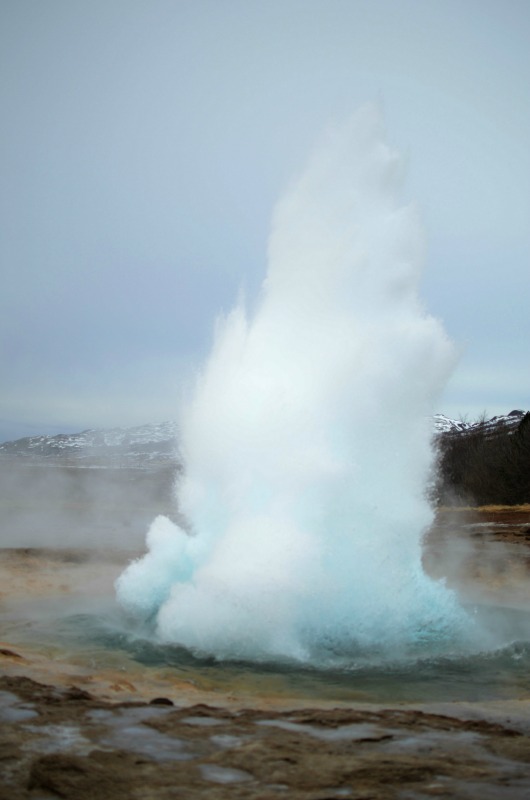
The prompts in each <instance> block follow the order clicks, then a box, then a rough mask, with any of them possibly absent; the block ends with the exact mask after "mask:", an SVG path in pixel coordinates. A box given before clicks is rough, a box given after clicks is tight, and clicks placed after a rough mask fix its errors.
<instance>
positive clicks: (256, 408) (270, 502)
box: [117, 107, 464, 663]
mask: <svg viewBox="0 0 530 800" xmlns="http://www.w3.org/2000/svg"><path fill="white" fill-rule="evenodd" d="M402 177H403V166H402V162H401V160H400V158H399V157H398V155H396V153H395V152H394V151H393V150H392V149H390V148H389V147H388V145H387V144H386V143H385V141H384V136H383V125H382V120H381V115H380V113H379V111H378V109H376V108H373V107H367V108H363V109H362V110H361V111H360V112H359V113H358V114H356V115H355V116H354V117H353V118H352V119H351V120H350V121H349V122H348V124H346V125H344V126H341V127H336V128H333V129H332V130H330V131H329V132H328V135H327V136H326V138H325V141H324V142H323V143H322V145H321V146H320V147H319V148H318V149H317V151H316V152H315V153H314V155H313V156H312V158H311V159H310V161H309V164H308V166H307V168H306V170H305V171H304V172H303V174H302V176H301V177H300V178H299V179H298V180H297V181H295V182H294V184H293V185H292V186H291V188H290V189H289V190H288V191H287V192H286V194H285V196H284V197H283V199H282V200H281V201H280V202H279V203H278V206H277V208H276V210H275V212H274V216H273V224H272V232H271V236H270V244H269V267H268V272H267V276H266V278H265V281H264V283H263V287H262V293H261V298H260V302H259V305H258V307H257V310H256V311H255V313H254V314H253V316H252V318H250V319H249V318H248V317H247V314H246V312H245V309H244V307H243V304H242V303H240V304H239V305H238V306H237V307H236V308H235V309H234V310H233V311H232V313H231V314H230V315H229V316H228V317H227V318H226V319H223V320H221V321H220V322H219V323H218V325H217V328H216V332H215V341H214V345H213V349H212V353H211V355H210V358H209V360H208V362H207V364H206V366H205V367H204V369H203V371H202V372H201V374H200V376H199V378H198V380H197V383H196V387H195V392H194V395H193V397H192V398H191V401H190V402H189V404H188V405H187V407H186V408H185V410H184V413H183V414H182V418H181V426H180V432H181V433H180V435H181V450H182V454H183V457H184V462H185V475H184V478H183V480H182V481H181V482H180V484H179V486H178V498H179V503H180V508H181V510H182V511H183V513H184V514H185V515H186V517H187V519H188V520H189V523H190V532H187V531H183V530H181V529H179V528H178V527H177V526H176V525H174V524H173V523H172V522H170V521H169V520H168V519H166V518H163V517H159V518H158V519H156V520H155V521H154V523H153V525H152V527H151V529H150V531H149V533H148V536H147V546H148V553H147V554H146V555H145V557H144V558H142V559H141V560H139V561H136V562H134V563H132V564H131V565H130V566H129V567H128V568H127V569H126V571H125V572H124V573H123V575H122V576H121V577H120V578H119V580H118V582H117V592H118V598H119V600H120V602H121V603H122V605H123V606H124V607H125V609H127V610H128V611H129V612H130V613H131V614H133V615H136V616H138V617H139V618H140V619H143V620H149V621H150V624H152V626H153V630H154V631H155V635H156V636H157V637H159V638H160V639H161V640H162V641H167V642H175V643H179V644H181V645H184V646H185V647H188V648H190V649H192V650H193V651H195V652H197V653H202V654H204V653H209V654H215V655H217V656H219V657H227V658H232V657H234V658H250V659H264V658H265V659H267V658H278V657H287V658H295V659H300V660H307V661H312V662H316V663H330V662H333V661H334V660H335V659H342V660H344V659H346V661H348V659H350V658H352V657H353V654H354V653H356V654H357V655H358V654H359V653H362V652H371V653H373V652H374V651H376V652H379V653H383V654H392V655H393V656H395V655H396V654H397V653H401V652H403V651H404V650H407V649H410V648H413V649H415V648H417V647H419V646H422V645H423V644H425V643H429V642H430V641H435V640H436V641H439V640H444V639H445V640H446V639H449V640H450V639H451V638H452V637H453V636H455V635H456V633H457V632H458V630H459V628H460V626H461V625H462V624H463V620H464V617H463V613H462V612H461V611H460V610H459V608H458V606H457V604H456V601H455V599H454V597H453V595H452V594H451V593H450V592H449V591H448V590H447V589H446V588H445V587H444V586H443V585H441V584H439V583H435V582H433V581H432V580H430V579H429V578H428V577H427V576H426V575H425V574H424V573H423V570H422V566H421V537H422V534H423V532H424V531H425V528H426V527H427V526H428V525H429V523H430V521H431V510H430V508H429V504H428V502H427V500H426V498H425V491H426V479H427V476H428V475H429V471H430V468H431V463H432V452H431V435H432V430H431V421H430V414H431V413H432V410H433V401H434V400H435V399H436V398H437V397H438V394H439V392H440V389H441V387H442V386H443V385H444V382H445V380H446V378H447V375H448V372H449V370H450V368H451V366H452V362H453V348H452V346H451V344H450V342H449V341H448V339H447V337H446V335H445V333H444V331H443V329H442V327H441V326H440V324H439V323H438V322H437V321H436V320H435V319H433V318H432V317H430V316H429V315H428V314H427V313H426V312H425V310H424V308H423V306H422V303H421V302H420V300H419V298H418V282H419V278H420V270H421V264H422V260H423V241H422V233H421V229H420V226H419V224H418V220H417V215H416V212H415V210H414V209H413V208H412V207H410V206H404V205H400V200H399V195H400V189H401V185H402Z"/></svg>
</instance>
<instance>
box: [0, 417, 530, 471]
mask: <svg viewBox="0 0 530 800" xmlns="http://www.w3.org/2000/svg"><path fill="white" fill-rule="evenodd" d="M524 416H525V412H524V411H519V410H516V411H511V412H510V413H509V414H505V415H500V416H496V417H492V418H491V419H489V420H485V421H484V422H480V421H479V422H472V423H470V422H465V421H462V420H454V419H450V418H449V417H446V416H445V415H444V414H435V415H434V417H433V428H434V433H435V435H436V436H453V435H455V436H457V435H459V434H462V433H464V434H465V433H472V432H473V431H474V430H477V429H479V428H480V429H481V430H486V432H489V431H491V433H495V431H497V430H501V429H502V430H511V429H513V430H515V429H516V428H517V427H518V425H519V423H520V422H521V420H522V419H523V417H524ZM177 439H178V436H177V426H176V423H174V422H161V423H151V424H147V425H138V426H136V427H134V428H111V429H108V430H86V431H82V432H81V433H66V434H59V435H57V436H30V437H27V438H24V439H16V440H15V441H12V442H5V443H4V444H0V459H1V458H2V457H7V456H16V457H17V458H21V459H24V460H28V461H30V460H31V463H42V464H43V463H46V464H50V465H54V464H61V465H71V466H79V467H93V468H94V467H135V468H149V467H155V466H157V465H161V464H175V465H176V464H178V463H179V458H178V451H177Z"/></svg>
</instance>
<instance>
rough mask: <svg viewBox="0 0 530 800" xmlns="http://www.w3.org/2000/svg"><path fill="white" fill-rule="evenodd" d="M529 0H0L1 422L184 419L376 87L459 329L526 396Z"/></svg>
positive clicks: (479, 380)
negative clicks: (328, 151) (308, 178)
mask: <svg viewBox="0 0 530 800" xmlns="http://www.w3.org/2000/svg"><path fill="white" fill-rule="evenodd" d="M529 83H530V3H528V2H527V0H456V1H453V0H441V1H439V0H0V107H1V109H2V125H1V126H0V142H1V146H0V147H1V153H0V157H1V170H2V179H1V184H0V205H1V239H0V259H1V261H0V264H1V276H2V282H1V293H0V328H1V365H0V367H1V394H0V440H5V439H9V438H15V437H18V436H23V435H30V434H33V433H44V432H50V433H56V432H59V431H69V430H79V429H82V428H87V427H100V426H105V427H106V426H114V425H133V424H137V423H142V422H147V421H156V420H162V419H170V418H174V417H175V414H176V408H177V405H178V402H179V397H180V394H181V392H182V387H183V385H184V384H185V383H186V382H187V381H188V380H189V376H190V374H191V372H192V370H193V368H194V366H195V365H197V364H198V363H199V362H200V360H201V358H203V357H204V355H205V354H206V353H207V352H208V349H209V343H210V340H211V335H212V328H213V324H214V320H215V317H216V316H217V315H218V314H219V312H221V311H223V310H224V311H227V310H229V308H230V307H231V306H232V304H233V302H234V300H235V299H236V297H237V294H238V291H239V289H240V287H243V288H244V290H245V291H246V293H247V296H248V298H249V299H250V301H252V298H253V297H254V296H255V293H256V291H257V288H258V287H259V284H260V281H261V279H262V277H263V276H264V271H265V267H266V248H267V238H268V231H269V223H270V218H271V212H272V209H273V207H274V204H275V202H276V201H277V200H278V199H279V197H280V195H281V193H282V191H283V189H284V188H285V187H286V185H287V184H288V183H289V182H290V180H291V178H292V177H293V176H295V175H296V174H297V172H298V171H299V170H300V168H301V167H302V166H303V164H304V162H305V160H306V158H307V156H308V153H309V152H310V150H311V147H312V145H313V144H314V142H315V141H316V140H318V138H319V136H320V135H321V133H322V131H323V129H325V128H326V126H327V125H328V123H329V122H330V121H334V120H341V119H343V118H346V117H348V116H349V115H350V114H351V113H352V112H353V111H355V110H356V108H357V107H358V106H359V105H361V104H363V103H365V102H366V101H370V100H373V99H374V98H375V99H379V100H381V101H382V103H383V106H384V109H385V116H386V125H387V129H388V133H389V139H390V142H391V143H392V144H393V145H394V146H395V147H397V148H398V149H399V150H401V151H402V152H403V153H404V154H405V155H406V157H407V159H408V179H407V196H408V197H410V198H414V199H415V201H416V203H417V205H418V207H419V209H420V212H421V214H422V217H423V220H424V223H425V228H426V232H427V239H428V262H427V268H426V272H425V278H424V283H423V296H424V298H425V302H426V305H427V307H428V308H429V310H430V311H431V312H432V313H433V314H435V315H436V316H438V317H440V318H441V319H442V320H443V321H444V323H445V326H446V329H447V330H448V332H449V334H450V335H451V336H452V337H453V339H454V340H455V341H456V342H457V344H458V346H459V348H460V349H461V358H460V363H459V366H458V368H457V370H456V371H455V373H454V376H453V378H452V380H451V382H450V384H449V386H448V388H447V391H446V394H445V396H444V397H443V398H442V402H441V404H440V408H439V410H440V411H443V412H445V413H447V414H449V415H453V416H458V415H461V414H467V415H469V416H470V417H473V416H474V415H476V414H479V413H480V412H482V411H487V412H488V413H489V414H494V413H498V412H508V411H510V410H512V408H525V409H528V408H530V357H529V348H530V313H529V302H528V300H529V287H530V269H529V254H530V224H529V223H530V157H529V149H530V102H529Z"/></svg>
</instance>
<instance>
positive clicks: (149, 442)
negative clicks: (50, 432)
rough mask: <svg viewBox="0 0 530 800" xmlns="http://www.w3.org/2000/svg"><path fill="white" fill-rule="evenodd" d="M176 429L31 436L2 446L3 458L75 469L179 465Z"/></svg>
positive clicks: (159, 426) (154, 426)
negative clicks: (7, 457)
mask: <svg viewBox="0 0 530 800" xmlns="http://www.w3.org/2000/svg"><path fill="white" fill-rule="evenodd" d="M176 441H177V426H176V424H175V423H174V422H161V423H151V424H148V425H138V426H136V427H134V428H110V429H107V430H86V431H81V432H80V433H63V434H58V435H57V436H29V437H26V438H24V439H16V440H15V441H12V442H5V443H4V444H0V458H1V457H2V456H9V455H10V456H17V457H20V458H23V459H31V460H32V461H33V462H41V463H43V462H45V463H48V464H54V463H60V464H72V465H75V466H80V467H82V466H86V467H96V466H112V467H148V466H154V465H157V464H161V463H171V462H177V460H178V459H177V444H176Z"/></svg>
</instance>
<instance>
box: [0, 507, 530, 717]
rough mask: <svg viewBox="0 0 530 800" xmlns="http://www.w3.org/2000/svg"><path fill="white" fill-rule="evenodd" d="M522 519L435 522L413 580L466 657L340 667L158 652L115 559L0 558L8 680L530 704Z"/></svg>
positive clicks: (526, 514)
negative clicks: (456, 612) (430, 593)
mask: <svg viewBox="0 0 530 800" xmlns="http://www.w3.org/2000/svg"><path fill="white" fill-rule="evenodd" d="M529 523H530V508H527V509H524V510H521V511H519V512H518V513H514V512H510V511H504V512H503V511H497V512H488V513H486V512H482V514H481V513H480V512H474V514H471V513H470V512H468V513H467V514H466V513H460V514H459V513H458V512H455V513H454V514H453V515H449V514H448V513H446V514H445V515H444V514H443V513H441V514H439V515H438V518H437V522H436V524H435V525H434V526H433V528H432V530H431V532H430V534H429V536H428V537H427V539H426V541H425V543H424V559H423V560H424V564H425V568H426V569H427V570H428V571H430V572H431V573H432V574H433V577H434V579H440V577H441V575H440V573H442V572H443V573H444V575H443V577H444V578H445V579H446V581H447V583H448V585H449V586H450V587H451V588H452V590H454V591H455V592H456V595H457V597H458V598H459V601H460V602H461V603H462V605H463V607H464V608H465V609H466V610H467V612H468V613H469V614H470V615H471V616H472V617H473V619H474V620H475V622H476V625H477V626H478V627H479V628H480V629H481V631H482V646H481V647H477V648H476V649H475V651H468V652H465V650H463V649H462V645H461V644H457V643H455V645H454V647H453V648H451V647H450V646H448V645H447V643H445V644H444V647H443V649H441V650H440V651H438V652H437V651H436V649H435V648H432V647H431V649H430V650H425V649H424V650H423V651H422V649H421V648H419V649H418V650H417V652H415V653H414V652H409V653H408V654H407V655H403V654H402V653H398V654H396V657H395V658H392V655H391V654H389V653H388V651H387V649H386V648H384V649H383V651H382V652H381V653H378V652H377V651H375V650H372V651H371V652H367V651H361V652H354V651H352V652H351V653H350V656H349V660H348V659H347V658H346V656H345V655H344V654H342V659H343V660H342V663H341V665H340V666H335V667H328V668H320V669H318V668H315V667H309V666H307V665H304V664H301V663H296V662H295V661H293V660H290V661H289V660H287V659H285V658H284V659H277V660H276V661H274V660H272V659H269V660H265V661H263V662H261V663H260V662H256V661H248V660H239V661H234V660H230V659H225V660H217V659H216V658H214V657H196V656H194V655H193V654H192V653H191V652H190V651H189V650H187V649H186V648H183V647H181V646H177V645H174V644H161V643H160V642H157V641H156V640H154V639H153V637H152V636H151V635H150V634H149V633H148V632H146V631H145V630H142V628H141V627H139V626H138V624H137V623H136V622H135V621H134V620H131V618H128V617H127V615H126V614H125V613H124V612H123V610H122V609H121V608H120V607H119V606H118V605H117V603H116V600H115V596H114V588H113V584H114V580H115V579H116V577H117V576H118V575H119V574H120V572H121V570H122V569H123V567H124V566H125V564H126V563H127V560H128V559H129V558H130V557H131V554H127V553H125V552H124V551H119V550H117V551H107V552H105V551H87V550H79V549H71V550H66V549H63V550H60V549H55V550H47V549H44V548H43V549H36V548H33V549H30V548H26V549H19V550H16V549H4V550H0V578H1V583H0V585H1V586H2V595H1V606H0V608H1V617H0V620H1V628H0V638H1V640H2V644H1V655H0V658H1V659H2V664H3V666H4V670H5V671H7V673H8V674H25V675H28V676H33V677H35V678H36V679H42V680H43V681H44V682H52V683H59V684H61V683H70V682H76V683H78V684H79V685H83V686H84V687H85V688H88V689H93V690H96V691H97V692H101V693H103V694H104V695H106V696H109V697H113V698H124V697H135V698H138V697H147V698H148V697H152V696H153V695H156V694H165V695H167V696H170V697H173V698H175V697H179V698H186V699H187V700H188V701H193V699H194V698H195V699H201V698H202V699H204V698H209V701H210V702H218V703H230V702H237V703H243V704H250V705H252V704H260V703H263V702H265V703H273V704H274V703H276V704H280V705H289V704H292V703H295V704H302V705H313V704H321V703H324V704H327V703H331V704H336V703H339V704H340V703H352V702H353V703H357V702H360V703H365V702H368V703H396V702H406V703H447V702H452V701H454V702H462V701H467V702H486V701H499V700H504V701H511V700H515V699H522V698H530V589H529V585H530V581H529V577H530V575H529V572H530V568H529V555H530V553H529V551H528V544H527V541H526V539H527V536H528V534H527V533H526V531H527V529H528V524H529Z"/></svg>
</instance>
